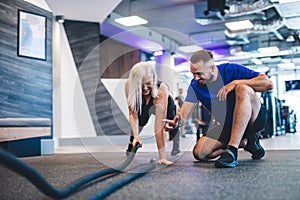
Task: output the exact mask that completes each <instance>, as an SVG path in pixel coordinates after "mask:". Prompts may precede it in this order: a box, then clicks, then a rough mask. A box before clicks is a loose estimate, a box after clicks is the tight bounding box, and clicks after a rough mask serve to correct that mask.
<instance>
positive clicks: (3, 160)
mask: <svg viewBox="0 0 300 200" xmlns="http://www.w3.org/2000/svg"><path fill="white" fill-rule="evenodd" d="M138 148H139V144H138V143H137V144H136V145H135V147H134V148H133V150H132V152H131V153H130V154H129V156H128V158H127V159H126V160H125V161H124V162H123V163H122V164H121V165H119V166H117V167H115V168H107V169H104V170H101V171H98V172H95V173H93V174H90V175H87V176H86V177H83V178H81V179H79V180H77V181H76V182H74V183H72V184H71V185H69V186H67V187H66V188H64V189H61V190H59V189H56V188H54V187H53V186H52V185H51V184H50V183H48V182H47V181H46V179H45V178H44V177H43V176H42V175H41V174H39V173H38V172H37V171H36V170H35V169H34V168H33V167H31V166H29V165H27V164H26V163H24V162H22V161H21V160H19V159H18V158H16V157H15V156H13V155H11V154H9V153H7V152H5V151H4V150H2V149H1V148H0V164H1V165H3V166H5V167H6V168H8V169H10V170H12V171H14V172H16V173H18V174H20V175H22V176H24V177H26V178H27V179H28V180H29V181H30V182H31V183H32V184H33V185H35V186H36V187H37V188H38V189H39V190H40V191H41V192H43V193H44V194H46V195H48V196H50V197H52V198H55V199H61V198H65V197H67V196H70V195H71V194H73V193H75V192H76V190H77V189H79V188H80V187H81V186H83V185H85V184H87V183H88V182H90V181H92V180H95V179H97V178H100V177H101V176H104V175H107V174H111V173H114V172H120V171H122V170H123V169H125V168H126V167H127V166H128V165H129V164H130V163H131V161H132V160H133V158H134V156H135V154H136V151H137V149H138Z"/></svg>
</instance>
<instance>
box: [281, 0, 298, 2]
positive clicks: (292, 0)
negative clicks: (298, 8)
mask: <svg viewBox="0 0 300 200" xmlns="http://www.w3.org/2000/svg"><path fill="white" fill-rule="evenodd" d="M295 1H299V0H279V3H291V2H295Z"/></svg>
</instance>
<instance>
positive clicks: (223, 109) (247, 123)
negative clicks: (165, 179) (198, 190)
mask: <svg viewBox="0 0 300 200" xmlns="http://www.w3.org/2000/svg"><path fill="white" fill-rule="evenodd" d="M190 71H191V72H192V74H193V77H194V78H193V80H192V81H191V83H190V86H189V88H188V92H187V97H186V99H185V102H184V104H183V106H182V108H181V111H180V112H179V113H178V114H177V115H176V116H175V118H174V120H173V121H168V122H167V123H166V129H169V127H171V129H172V127H175V126H176V125H178V124H179V126H180V125H182V124H184V123H183V122H185V121H186V119H187V118H188V116H189V114H190V113H191V112H192V110H193V107H194V104H195V103H196V102H197V101H200V102H201V103H202V105H203V106H205V108H206V109H208V110H209V112H210V114H211V115H212V116H214V119H216V120H217V121H218V122H219V124H220V125H219V126H215V127H209V129H208V131H207V134H206V135H205V136H203V137H201V138H200V139H199V140H198V142H197V143H196V145H195V146H194V149H193V154H194V157H195V158H196V159H198V160H207V159H212V158H216V157H217V156H220V157H219V159H218V160H216V162H215V166H216V167H235V166H237V165H238V161H237V149H238V147H239V146H240V147H244V149H245V150H246V151H249V152H250V153H251V154H252V158H253V159H260V158H262V157H263V156H264V154H265V151H264V149H263V148H262V146H261V145H260V144H259V138H258V135H257V134H256V132H257V131H259V130H261V129H263V128H264V125H265V122H266V115H265V110H264V108H263V106H262V104H261V102H260V100H259V98H258V96H257V95H256V93H255V92H265V91H268V90H271V89H273V84H272V82H271V80H270V79H269V78H268V77H267V76H266V75H264V74H259V73H258V72H255V71H253V70H250V69H248V68H246V67H244V66H241V65H238V64H233V63H226V64H221V65H218V66H216V65H214V59H213V54H212V53H211V52H210V51H207V50H200V51H197V52H195V53H194V54H193V55H192V56H191V58H190Z"/></svg>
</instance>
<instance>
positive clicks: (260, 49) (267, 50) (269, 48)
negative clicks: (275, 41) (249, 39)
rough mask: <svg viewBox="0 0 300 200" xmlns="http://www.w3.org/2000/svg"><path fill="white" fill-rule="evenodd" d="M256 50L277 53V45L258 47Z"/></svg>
mask: <svg viewBox="0 0 300 200" xmlns="http://www.w3.org/2000/svg"><path fill="white" fill-rule="evenodd" d="M257 51H258V52H259V53H277V52H279V49H278V47H265V48H258V49H257Z"/></svg>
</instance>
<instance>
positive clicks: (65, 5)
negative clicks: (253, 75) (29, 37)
mask: <svg viewBox="0 0 300 200" xmlns="http://www.w3.org/2000/svg"><path fill="white" fill-rule="evenodd" d="M31 1H32V0H31ZM45 1H46V2H47V4H48V5H49V7H50V9H51V10H52V12H53V15H64V16H65V18H66V19H71V20H82V21H97V22H99V23H100V24H101V33H102V34H103V35H106V36H109V37H113V38H115V39H117V40H119V41H121V42H124V43H126V44H129V45H132V46H135V47H137V48H140V49H142V50H144V51H146V52H148V53H151V52H154V51H156V50H159V49H163V50H166V51H168V52H172V53H173V52H176V53H178V54H179V55H180V56H181V57H184V58H185V59H188V58H189V56H190V55H191V54H190V53H183V52H181V51H180V50H178V47H179V46H182V45H191V44H197V45H198V46H200V47H202V48H205V49H209V50H211V51H213V52H214V53H215V56H216V57H215V59H216V60H217V61H222V60H230V61H236V62H239V63H241V64H244V65H249V66H252V67H253V68H255V67H256V68H258V67H265V66H268V67H277V64H278V63H284V62H290V61H292V62H294V63H295V64H296V65H297V66H300V59H298V57H300V56H299V53H300V48H297V47H298V46H300V39H299V35H300V1H298V2H291V3H285V4H280V3H279V2H278V0H226V1H225V0H214V1H215V2H217V4H216V5H215V7H216V6H217V7H220V6H221V7H222V6H223V5H222V4H220V2H222V1H224V2H225V4H224V5H226V9H225V10H224V11H225V12H224V13H225V14H224V13H222V11H223V10H220V9H219V8H218V9H215V10H212V9H213V8H212V9H210V11H209V13H208V15H205V14H204V11H205V10H208V5H209V4H208V1H209V2H211V1H213V0H208V1H207V0H123V1H121V0H113V1H104V0H100V1H99V0H64V1H59V4H58V3H57V1H56V0H45ZM222 14H224V15H222ZM130 15H138V16H140V17H142V18H144V19H146V20H147V21H148V24H145V25H142V26H134V27H125V26H122V25H119V24H117V23H116V22H115V21H114V19H115V18H117V17H122V16H130ZM245 19H249V20H251V22H252V23H253V24H254V27H253V28H252V29H248V30H243V31H240V32H235V33H233V32H230V31H228V30H227V28H226V26H225V23H226V22H233V21H239V20H245ZM291 36H293V38H294V41H289V42H288V41H287V38H288V37H290V38H291ZM129 38H132V39H129ZM140 39H143V40H145V41H146V42H144V43H137V42H136V41H138V40H140ZM267 46H277V47H278V48H279V49H280V52H278V53H275V54H260V53H258V52H257V48H258V47H267ZM298 49H299V51H298ZM253 58H255V59H253ZM254 61H255V62H254Z"/></svg>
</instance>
